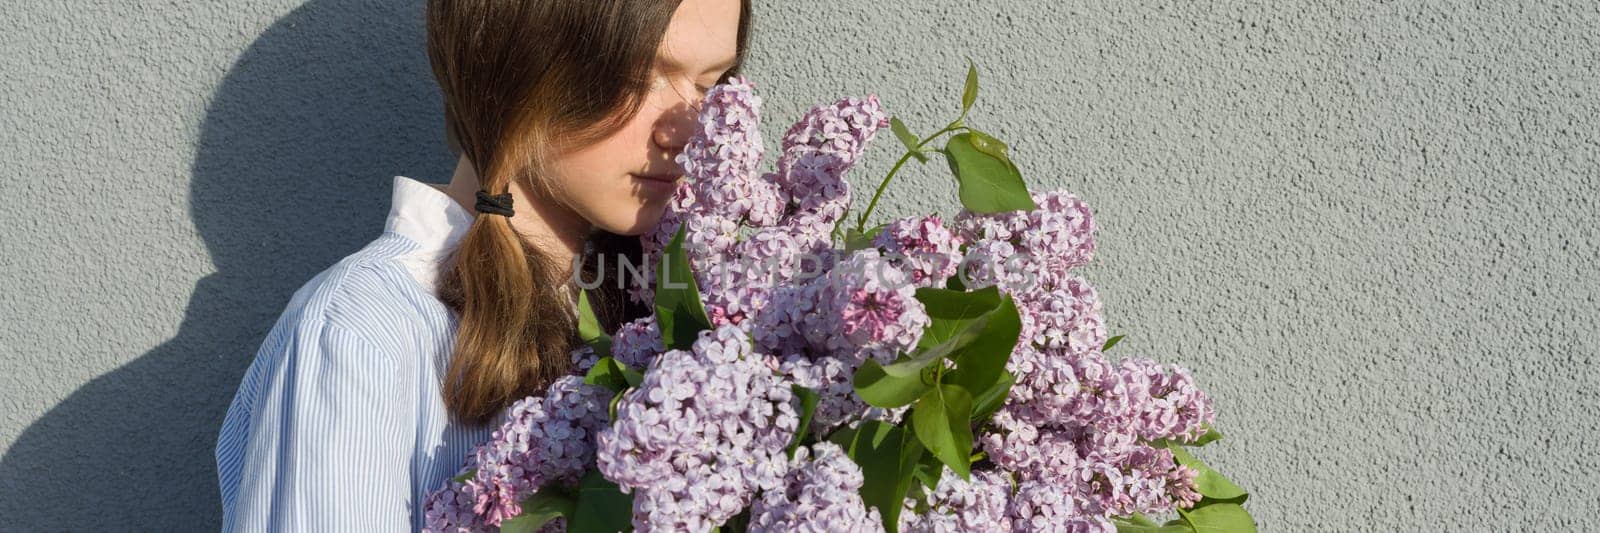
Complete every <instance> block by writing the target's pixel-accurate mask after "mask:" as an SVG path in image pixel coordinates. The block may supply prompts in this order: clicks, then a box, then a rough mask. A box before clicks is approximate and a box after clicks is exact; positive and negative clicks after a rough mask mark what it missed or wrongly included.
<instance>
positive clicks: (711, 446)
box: [596, 325, 799, 531]
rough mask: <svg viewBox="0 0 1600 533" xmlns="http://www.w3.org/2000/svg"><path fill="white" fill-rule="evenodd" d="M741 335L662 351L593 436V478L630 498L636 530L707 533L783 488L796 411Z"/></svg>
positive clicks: (714, 336)
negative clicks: (610, 420)
mask: <svg viewBox="0 0 1600 533" xmlns="http://www.w3.org/2000/svg"><path fill="white" fill-rule="evenodd" d="M792 397H793V393H792V391H791V388H790V385H789V384H788V383H786V382H784V381H783V380H782V379H780V378H779V377H778V376H777V375H776V374H775V373H774V372H773V371H772V368H771V367H769V366H768V365H767V362H766V361H765V359H763V358H762V357H761V356H760V355H758V354H755V353H754V352H752V350H751V342H750V337H749V336H748V334H746V333H745V331H744V330H742V329H740V328H739V327H737V326H733V325H725V326H722V327H718V328H716V329H714V330H707V331H703V332H701V334H700V338H699V339H698V340H696V341H695V342H694V345H693V348H692V349H691V350H688V351H682V350H673V351H668V352H666V353H665V354H662V356H661V357H658V358H656V359H655V360H654V361H652V362H651V364H650V366H649V367H647V368H646V369H645V372H644V381H643V382H641V383H640V384H639V385H638V386H637V387H634V388H633V389H631V390H629V391H628V392H626V393H624V394H623V395H622V400H621V401H620V402H619V403H618V405H617V417H616V421H615V422H614V423H613V424H612V425H611V427H609V428H606V429H604V430H602V431H601V432H600V436H599V442H598V451H597V453H596V460H597V463H598V466H599V469H600V473H601V474H603V475H605V477H606V478H607V479H610V480H612V481H615V482H616V483H617V485H618V486H619V487H621V488H622V489H623V490H624V491H625V492H630V491H631V492H632V493H633V494H634V498H633V526H634V529H636V530H638V531H706V530H709V529H711V528H713V527H717V526H719V525H721V524H722V523H723V522H725V521H727V520H728V519H729V518H731V517H733V516H734V515H736V514H739V512H741V511H742V510H743V509H744V508H745V507H746V506H748V505H749V504H750V502H751V501H752V499H753V498H754V497H755V495H756V494H757V493H758V492H759V491H762V490H768V491H770V490H775V489H779V488H780V487H781V486H782V483H783V479H784V474H785V472H786V471H787V469H788V460H787V456H786V452H785V449H786V448H787V446H788V444H789V442H790V441H791V440H792V439H793V438H794V434H795V430H796V426H797V425H798V424H799V415H798V414H797V413H796V412H795V409H794V405H793V403H792V402H791V399H792Z"/></svg>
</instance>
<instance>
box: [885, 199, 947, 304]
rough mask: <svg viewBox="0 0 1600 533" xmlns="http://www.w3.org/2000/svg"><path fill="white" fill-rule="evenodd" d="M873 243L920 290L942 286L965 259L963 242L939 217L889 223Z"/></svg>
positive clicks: (907, 219)
mask: <svg viewBox="0 0 1600 533" xmlns="http://www.w3.org/2000/svg"><path fill="white" fill-rule="evenodd" d="M872 244H873V246H876V247H878V248H879V249H881V250H883V251H884V252H885V254H886V256H887V257H890V258H891V259H890V260H891V262H893V263H894V264H895V265H896V266H899V267H901V268H902V269H903V270H905V271H906V273H907V274H909V275H910V276H911V283H912V284H913V285H916V286H918V287H943V286H944V284H945V280H948V279H950V276H953V275H955V273H956V269H957V268H958V267H959V266H960V263H961V259H962V255H961V251H960V246H961V241H960V239H958V238H957V237H956V236H955V234H952V233H950V230H949V229H947V228H945V227H944V223H943V222H942V221H941V220H940V219H939V216H938V215H932V216H926V217H909V218H902V219H898V220H895V221H893V222H890V223H889V224H888V225H886V226H884V228H883V231H882V232H880V233H878V236H877V237H876V238H874V239H873V241H872Z"/></svg>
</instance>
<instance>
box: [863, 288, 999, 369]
mask: <svg viewBox="0 0 1600 533" xmlns="http://www.w3.org/2000/svg"><path fill="white" fill-rule="evenodd" d="M917 299H918V300H919V301H922V303H923V307H924V308H926V309H927V312H928V317H929V318H930V319H931V320H930V321H929V323H928V327H927V328H925V329H923V332H922V336H923V340H920V341H918V342H917V346H918V347H919V350H918V351H917V352H916V353H914V354H911V355H910V356H909V357H906V358H903V359H900V360H898V361H895V362H893V363H890V364H889V365H887V366H884V367H883V372H884V373H885V374H888V375H890V376H893V377H896V378H901V379H908V378H912V377H917V376H918V374H919V373H920V372H922V370H923V369H925V368H928V367H929V366H930V365H933V364H935V363H936V362H938V361H942V360H944V358H946V357H949V356H951V355H954V354H955V353H956V352H957V351H959V350H961V349H962V348H964V347H966V346H967V344H970V343H971V342H972V341H974V340H977V339H978V336H979V335H980V334H981V333H982V332H983V329H984V327H985V324H987V323H988V320H989V317H990V316H991V315H992V313H991V312H992V311H994V310H995V308H996V307H998V306H999V303H1000V293H999V291H998V290H996V289H995V288H994V287H989V288H985V289H983V290H978V291H973V292H960V291H952V290H949V289H933V288H921V289H917Z"/></svg>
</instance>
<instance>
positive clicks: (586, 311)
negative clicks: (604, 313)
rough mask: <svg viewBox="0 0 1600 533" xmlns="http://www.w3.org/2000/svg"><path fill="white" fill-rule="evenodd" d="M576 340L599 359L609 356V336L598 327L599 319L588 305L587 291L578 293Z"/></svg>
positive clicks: (591, 306) (590, 305)
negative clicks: (587, 347)
mask: <svg viewBox="0 0 1600 533" xmlns="http://www.w3.org/2000/svg"><path fill="white" fill-rule="evenodd" d="M578 338H580V339H583V343H584V344H587V345H589V347H590V348H594V353H596V354H599V355H600V356H601V357H605V356H608V355H611V336H610V335H607V334H606V332H605V330H603V329H601V327H600V319H599V318H597V317H596V316H595V314H594V307H593V305H592V304H590V303H589V291H582V290H580V291H578Z"/></svg>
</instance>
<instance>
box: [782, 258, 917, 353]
mask: <svg viewBox="0 0 1600 533" xmlns="http://www.w3.org/2000/svg"><path fill="white" fill-rule="evenodd" d="M811 283H816V284H818V286H817V291H816V298H817V309H816V312H814V313H811V314H808V315H806V316H803V317H800V318H801V323H800V324H799V326H798V328H797V329H799V331H800V332H801V333H802V334H803V335H804V336H805V337H806V340H807V341H808V342H809V343H810V345H811V346H813V347H817V348H820V349H821V350H822V353H826V354H829V355H833V356H835V357H839V358H841V359H843V360H845V361H848V362H850V363H852V367H853V366H855V365H859V364H860V363H861V362H862V361H865V360H866V359H867V358H872V359H875V360H877V361H878V362H880V363H889V362H891V361H893V360H894V358H895V356H897V355H899V354H900V353H901V352H908V351H911V350H912V349H913V348H915V347H916V345H917V341H918V340H921V338H922V330H923V328H926V327H927V326H928V323H929V318H928V313H927V309H925V308H924V307H923V306H922V302H921V301H919V300H917V298H916V286H915V285H912V284H911V281H910V280H909V279H907V278H906V275H905V273H904V272H901V271H900V269H898V268H895V267H894V266H893V265H891V264H889V262H888V261H886V260H884V259H883V258H882V257H881V256H880V255H879V254H878V251H877V250H875V249H870V248H869V249H866V250H860V251H857V252H856V253H854V254H852V255H851V256H850V257H849V258H847V259H845V260H843V261H841V262H840V263H839V264H837V265H835V266H834V268H833V269H832V270H830V271H828V273H827V274H826V275H824V276H822V277H818V278H816V279H814V280H812V281H811Z"/></svg>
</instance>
